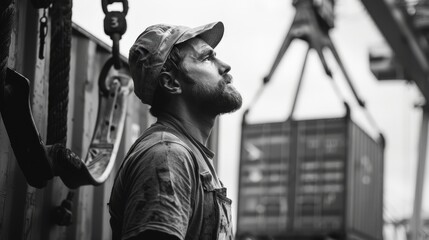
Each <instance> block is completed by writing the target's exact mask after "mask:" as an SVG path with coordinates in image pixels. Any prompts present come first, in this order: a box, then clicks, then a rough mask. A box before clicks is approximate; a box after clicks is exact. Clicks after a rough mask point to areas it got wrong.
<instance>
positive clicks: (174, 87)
mask: <svg viewBox="0 0 429 240" xmlns="http://www.w3.org/2000/svg"><path fill="white" fill-rule="evenodd" d="M159 85H160V87H162V88H163V89H164V90H165V91H167V92H168V93H170V94H180V93H182V87H181V86H180V82H179V81H178V80H177V79H176V78H175V77H174V76H173V74H171V73H169V72H163V73H161V75H160V76H159Z"/></svg>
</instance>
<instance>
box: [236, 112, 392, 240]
mask: <svg viewBox="0 0 429 240" xmlns="http://www.w3.org/2000/svg"><path fill="white" fill-rule="evenodd" d="M242 130H243V132H242V147H241V159H240V174H239V197H238V201H239V202H238V215H237V218H238V226H237V237H238V239H246V237H251V236H253V237H254V238H256V239H326V237H331V238H332V239H368V240H369V239H374V240H380V239H382V227H383V219H382V212H383V151H384V147H383V146H382V144H380V143H378V142H376V141H374V140H373V139H372V138H371V137H369V136H368V135H367V134H366V133H365V132H364V131H363V130H362V129H360V128H359V127H358V126H357V125H356V124H355V123H354V122H352V121H351V119H350V118H349V115H347V116H345V117H344V118H332V119H313V120H299V121H291V120H289V121H286V122H276V123H260V124H243V129H242Z"/></svg>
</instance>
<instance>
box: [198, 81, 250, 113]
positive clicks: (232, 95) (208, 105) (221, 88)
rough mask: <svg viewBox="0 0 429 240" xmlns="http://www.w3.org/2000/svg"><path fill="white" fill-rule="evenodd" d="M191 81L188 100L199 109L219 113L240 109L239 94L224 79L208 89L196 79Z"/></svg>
mask: <svg viewBox="0 0 429 240" xmlns="http://www.w3.org/2000/svg"><path fill="white" fill-rule="evenodd" d="M192 81H193V82H194V83H193V84H194V85H193V86H192V90H191V99H190V100H191V101H194V103H195V104H198V105H199V107H200V109H201V111H206V112H207V113H208V114H211V115H219V114H224V113H231V112H234V111H236V110H238V109H240V107H241V105H242V102H243V100H242V98H241V95H240V93H239V92H238V91H237V90H236V89H235V88H234V87H233V86H232V85H227V83H226V81H219V83H218V85H217V87H216V88H214V89H209V88H208V87H206V86H204V85H202V84H201V83H199V82H198V81H195V80H192Z"/></svg>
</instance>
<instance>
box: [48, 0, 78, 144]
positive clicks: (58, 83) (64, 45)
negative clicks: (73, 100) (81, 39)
mask: <svg viewBox="0 0 429 240" xmlns="http://www.w3.org/2000/svg"><path fill="white" fill-rule="evenodd" d="M71 16H72V0H56V1H55V2H54V4H53V7H52V21H51V22H52V27H51V29H52V30H51V31H52V38H51V50H50V65H49V113H48V136H47V141H46V142H47V144H54V143H61V144H64V145H65V144H66V141H67V111H68V93H69V72H70V49H71V31H72V27H71V26H72V21H71Z"/></svg>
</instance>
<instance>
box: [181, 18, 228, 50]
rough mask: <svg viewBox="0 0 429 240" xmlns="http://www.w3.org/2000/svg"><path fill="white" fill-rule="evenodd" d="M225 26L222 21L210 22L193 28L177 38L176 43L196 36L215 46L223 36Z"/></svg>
mask: <svg viewBox="0 0 429 240" xmlns="http://www.w3.org/2000/svg"><path fill="white" fill-rule="evenodd" d="M223 32H224V26H223V23H222V22H214V23H209V24H206V25H203V26H200V27H196V28H191V29H189V30H188V31H186V32H185V33H183V35H182V36H181V37H180V38H179V40H177V42H176V44H179V43H182V42H185V41H186V40H189V39H191V38H194V37H199V38H201V39H202V40H204V41H205V42H206V43H207V44H208V45H210V46H211V47H212V48H215V47H216V46H217V45H218V44H219V42H220V40H221V39H222V37H223Z"/></svg>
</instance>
